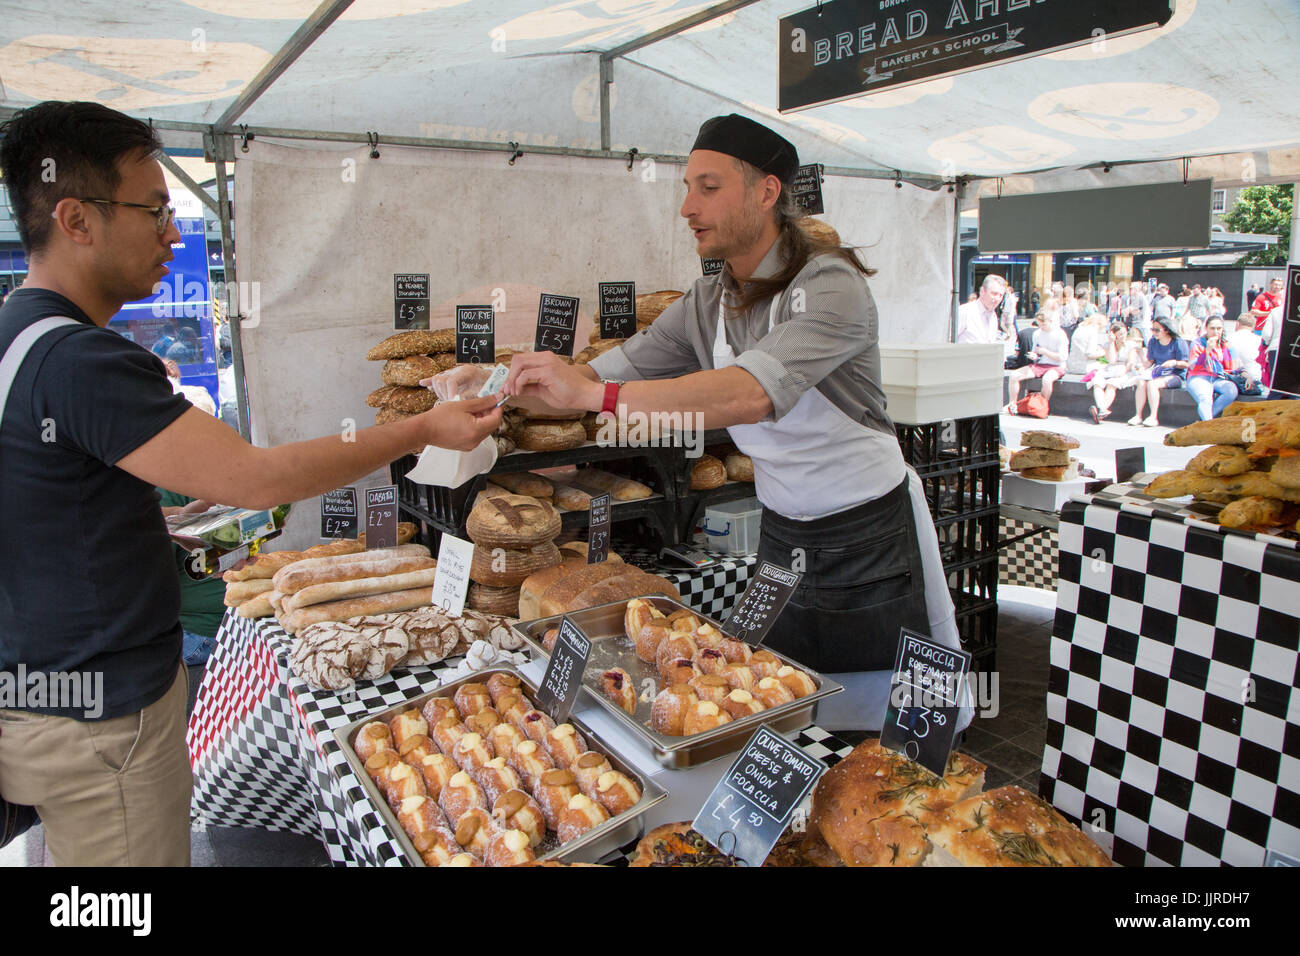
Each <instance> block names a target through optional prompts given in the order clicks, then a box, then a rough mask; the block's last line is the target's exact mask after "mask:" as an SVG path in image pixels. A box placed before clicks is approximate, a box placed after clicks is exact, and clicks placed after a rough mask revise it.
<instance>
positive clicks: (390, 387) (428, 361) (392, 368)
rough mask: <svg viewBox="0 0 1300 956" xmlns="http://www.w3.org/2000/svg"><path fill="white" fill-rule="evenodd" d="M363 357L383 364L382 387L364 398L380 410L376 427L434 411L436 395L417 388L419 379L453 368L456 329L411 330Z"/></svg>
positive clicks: (399, 334)
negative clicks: (430, 410)
mask: <svg viewBox="0 0 1300 956" xmlns="http://www.w3.org/2000/svg"><path fill="white" fill-rule="evenodd" d="M366 358H367V359H369V360H370V361H372V362H383V363H384V368H383V371H382V372H381V373H380V375H381V377H382V379H383V382H384V384H383V385H382V386H381V387H379V388H377V389H375V390H374V391H373V392H371V393H370V395H369V396H368V397H367V398H366V404H367V405H369V406H370V407H371V408H377V409H379V411H378V412H376V413H375V424H376V425H384V424H387V423H388V422H395V421H400V420H401V419H403V418H407V417H409V416H411V415H418V414H419V413H420V412H427V411H428V410H429V409H431V408H433V405H434V401H435V400H436V396H435V395H434V394H433V392H431V391H429V390H428V389H427V388H424V387H423V386H421V385H420V382H421V380H423V379H426V378H432V377H433V376H435V375H437V374H438V373H439V372H445V371H447V370H448V369H450V368H455V367H456V330H455V329H432V330H423V329H412V330H410V331H407V332H398V333H396V334H395V335H390V336H389V337H388V338H386V339H384V340H383V341H382V342H380V343H379V344H378V345H376V346H375V347H374V348H372V349H371V350H370V351H369V352H367V353H366Z"/></svg>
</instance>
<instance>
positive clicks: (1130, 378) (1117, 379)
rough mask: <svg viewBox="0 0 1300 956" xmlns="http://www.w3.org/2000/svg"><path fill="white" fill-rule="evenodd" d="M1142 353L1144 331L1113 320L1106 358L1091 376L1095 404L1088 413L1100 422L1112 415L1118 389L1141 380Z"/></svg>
mask: <svg viewBox="0 0 1300 956" xmlns="http://www.w3.org/2000/svg"><path fill="white" fill-rule="evenodd" d="M1075 338H1078V336H1077V335H1076V336H1075ZM1142 354H1143V353H1142V333H1140V332H1139V331H1138V330H1137V329H1126V328H1125V327H1124V323H1123V322H1112V323H1111V325H1110V329H1109V330H1108V334H1107V337H1106V362H1105V364H1104V365H1102V366H1101V367H1100V368H1099V369H1098V370H1097V374H1096V375H1094V376H1093V379H1092V401H1093V405H1092V407H1091V408H1090V409H1088V414H1090V415H1091V416H1092V420H1093V421H1094V422H1095V423H1097V424H1098V425H1100V424H1101V422H1102V420H1103V419H1106V418H1109V417H1110V412H1111V406H1112V405H1113V404H1114V403H1115V396H1116V395H1118V394H1119V390H1120V389H1121V388H1132V387H1133V386H1135V385H1137V384H1139V381H1140V380H1141V375H1140V372H1141V369H1142Z"/></svg>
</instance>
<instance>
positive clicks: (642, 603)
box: [623, 598, 664, 642]
mask: <svg viewBox="0 0 1300 956" xmlns="http://www.w3.org/2000/svg"><path fill="white" fill-rule="evenodd" d="M663 617H664V613H663V611H661V610H659V609H658V608H657V607H655V606H654V605H653V604H651V603H650V602H649V601H646V600H643V599H642V598H633V599H632V600H630V601H628V602H627V608H626V610H624V611H623V633H624V634H626V635H627V639H628V640H629V641H633V642H635V641H636V636H637V635H638V634H640V633H641V628H643V627H644V626H645V625H647V624H649V623H650V622H651V621H655V620H663Z"/></svg>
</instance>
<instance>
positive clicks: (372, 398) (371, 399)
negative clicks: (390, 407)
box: [366, 385, 402, 408]
mask: <svg viewBox="0 0 1300 956" xmlns="http://www.w3.org/2000/svg"><path fill="white" fill-rule="evenodd" d="M401 387H402V386H400V385H381V386H379V387H378V388H377V389H375V390H374V391H373V392H371V393H370V394H369V395H367V396H366V404H367V405H369V406H370V407H371V408H383V407H384V406H385V405H387V404H388V397H389V396H390V395H392V394H393V392H394V391H396V390H397V389H399V388H401Z"/></svg>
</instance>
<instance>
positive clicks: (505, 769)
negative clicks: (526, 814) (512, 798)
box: [475, 757, 523, 804]
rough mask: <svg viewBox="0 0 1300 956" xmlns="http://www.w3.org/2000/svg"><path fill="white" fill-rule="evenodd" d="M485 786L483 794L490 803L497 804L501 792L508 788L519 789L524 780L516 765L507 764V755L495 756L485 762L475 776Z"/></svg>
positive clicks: (479, 783)
mask: <svg viewBox="0 0 1300 956" xmlns="http://www.w3.org/2000/svg"><path fill="white" fill-rule="evenodd" d="M475 779H476V780H477V781H478V785H479V786H480V787H482V788H483V795H484V796H486V797H487V801H488V803H489V804H495V803H496V802H497V799H498V798H499V797H500V796H501V794H503V793H505V792H506V791H508V790H518V789H519V788H520V787H522V786H523V781H522V780H521V779H520V777H519V773H518V772H517V771H516V770H515V768H514V767H511V766H508V765H507V764H506V758H505V757H494V758H492V759H491V760H489V761H488V762H487V763H486V764H484V765H483V766H482V767H481V768H480V769H479V772H478V776H477V777H475Z"/></svg>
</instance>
